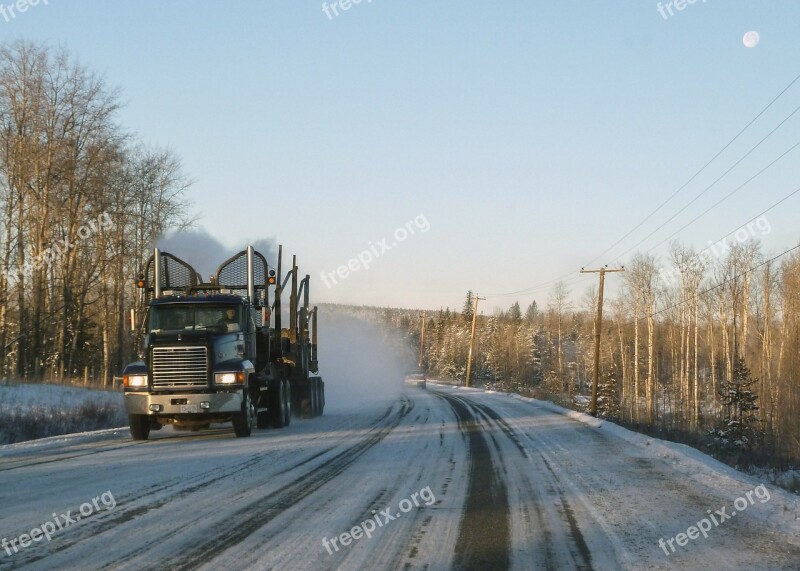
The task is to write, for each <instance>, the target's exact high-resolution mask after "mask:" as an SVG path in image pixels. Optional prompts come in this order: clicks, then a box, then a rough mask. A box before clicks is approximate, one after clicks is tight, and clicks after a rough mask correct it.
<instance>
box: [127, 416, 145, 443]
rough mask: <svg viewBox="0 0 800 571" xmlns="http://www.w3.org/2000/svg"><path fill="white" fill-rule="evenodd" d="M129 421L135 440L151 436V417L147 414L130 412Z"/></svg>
mask: <svg viewBox="0 0 800 571" xmlns="http://www.w3.org/2000/svg"><path fill="white" fill-rule="evenodd" d="M128 423H129V424H130V427H131V437H133V439H134V440H147V439H148V438H149V436H150V419H149V418H148V416H147V415H146V414H129V415H128Z"/></svg>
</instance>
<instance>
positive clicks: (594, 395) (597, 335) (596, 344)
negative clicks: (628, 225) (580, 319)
mask: <svg viewBox="0 0 800 571" xmlns="http://www.w3.org/2000/svg"><path fill="white" fill-rule="evenodd" d="M624 271H625V266H622V267H621V268H618V269H613V270H610V269H608V266H603V267H602V268H600V269H599V270H585V269H583V268H581V273H582V274H600V289H599V291H598V292H597V320H596V324H595V331H594V379H593V380H592V402H591V404H590V405H589V414H591V415H592V416H597V385H598V384H599V383H600V334H601V332H602V330H603V286H604V285H605V282H606V273H608V272H624Z"/></svg>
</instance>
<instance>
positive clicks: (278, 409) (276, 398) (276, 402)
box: [269, 381, 286, 428]
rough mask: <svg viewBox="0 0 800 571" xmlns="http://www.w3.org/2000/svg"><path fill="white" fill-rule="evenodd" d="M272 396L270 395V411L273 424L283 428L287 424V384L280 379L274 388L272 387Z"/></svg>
mask: <svg viewBox="0 0 800 571" xmlns="http://www.w3.org/2000/svg"><path fill="white" fill-rule="evenodd" d="M270 392H271V393H272V396H271V397H270V405H271V406H270V412H269V415H270V417H271V421H272V426H273V427H275V428H283V427H284V426H286V384H285V383H284V381H278V382H277V383H275V384H274V388H273V387H270Z"/></svg>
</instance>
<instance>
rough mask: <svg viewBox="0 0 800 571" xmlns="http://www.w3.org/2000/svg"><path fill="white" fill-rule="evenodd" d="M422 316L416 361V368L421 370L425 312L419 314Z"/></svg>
mask: <svg viewBox="0 0 800 571" xmlns="http://www.w3.org/2000/svg"><path fill="white" fill-rule="evenodd" d="M420 317H421V318H422V334H421V335H420V338H419V361H418V362H417V368H418V369H419V370H420V371H421V370H422V352H423V351H424V350H425V314H424V313H423V314H422V315H420Z"/></svg>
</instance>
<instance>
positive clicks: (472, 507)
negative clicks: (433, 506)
mask: <svg viewBox="0 0 800 571" xmlns="http://www.w3.org/2000/svg"><path fill="white" fill-rule="evenodd" d="M436 395H437V396H439V397H440V398H442V399H444V400H445V401H447V402H448V404H450V406H451V407H452V408H453V411H454V412H455V413H456V418H457V419H458V427H459V430H460V431H461V432H462V433H463V434H464V436H465V438H466V439H467V442H468V446H469V475H470V478H469V487H468V492H467V499H466V502H465V505H464V516H463V519H462V521H461V529H460V531H459V536H458V541H457V542H456V546H455V568H456V569H463V570H465V571H471V570H473V569H474V570H476V571H485V570H487V569H508V567H509V563H510V558H509V552H510V532H509V531H510V530H509V527H510V521H509V520H510V514H509V505H508V494H507V490H506V484H505V481H504V480H503V479H502V478H501V477H500V475H499V472H498V470H497V469H496V467H495V465H494V461H493V459H492V453H491V450H490V449H489V442H488V440H487V438H486V437H485V433H484V428H483V426H482V424H481V422H480V420H479V418H478V414H476V411H475V409H474V408H473V407H472V406H471V404H472V403H469V402H468V401H465V400H462V399H460V398H458V397H455V396H452V395H448V394H444V393H436ZM495 448H496V449H497V452H498V454H499V453H500V451H499V448H497V446H496V443H495Z"/></svg>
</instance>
